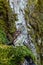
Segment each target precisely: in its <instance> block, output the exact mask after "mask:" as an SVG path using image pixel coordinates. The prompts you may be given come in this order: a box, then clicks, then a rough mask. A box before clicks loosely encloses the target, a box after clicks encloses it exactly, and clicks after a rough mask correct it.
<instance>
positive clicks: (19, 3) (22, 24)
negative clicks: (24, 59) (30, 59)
mask: <svg viewBox="0 0 43 65" xmlns="http://www.w3.org/2000/svg"><path fill="white" fill-rule="evenodd" d="M26 1H27V0H11V1H10V5H11V7H12V8H13V11H15V13H16V14H17V15H18V21H15V24H16V28H17V30H20V31H21V32H22V33H21V34H20V35H19V36H18V37H17V39H16V40H14V44H15V46H22V45H24V44H25V45H27V46H28V47H29V48H30V49H31V50H32V52H33V53H34V54H35V55H36V49H35V46H34V44H33V43H32V42H31V39H30V36H29V38H28V37H27V34H28V32H27V27H26V21H25V19H24V15H23V14H25V13H24V8H25V7H26V4H27V2H26ZM11 2H13V4H12V3H11ZM15 41H16V42H15ZM24 42H25V43H24ZM29 42H30V44H29ZM23 43H24V44H23Z"/></svg>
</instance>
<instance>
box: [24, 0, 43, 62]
mask: <svg viewBox="0 0 43 65" xmlns="http://www.w3.org/2000/svg"><path fill="white" fill-rule="evenodd" d="M42 2H43V1H42V0H28V4H27V7H26V9H25V20H26V23H27V28H28V29H30V31H28V32H29V34H30V36H31V38H32V42H33V43H34V44H35V46H36V50H37V53H38V54H39V56H40V60H41V63H42V59H41V58H42V54H43V51H42V48H43V18H42V17H43V4H42ZM28 24H29V25H28ZM38 60H39V59H38Z"/></svg>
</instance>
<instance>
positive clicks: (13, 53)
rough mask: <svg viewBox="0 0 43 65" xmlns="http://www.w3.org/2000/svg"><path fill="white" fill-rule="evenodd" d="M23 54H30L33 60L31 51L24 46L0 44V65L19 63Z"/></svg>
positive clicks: (23, 56) (22, 59) (22, 58)
mask: <svg viewBox="0 0 43 65" xmlns="http://www.w3.org/2000/svg"><path fill="white" fill-rule="evenodd" d="M25 56H28V57H29V56H31V58H32V59H33V60H35V57H34V55H33V54H32V52H31V51H30V50H29V49H28V48H26V47H25V46H21V47H19V46H17V47H13V46H7V45H2V44H0V65H19V64H20V63H21V62H23V61H24V58H25Z"/></svg>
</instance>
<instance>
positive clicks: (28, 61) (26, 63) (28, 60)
mask: <svg viewBox="0 0 43 65" xmlns="http://www.w3.org/2000/svg"><path fill="white" fill-rule="evenodd" d="M22 65H35V63H34V62H33V60H32V59H31V58H30V57H25V60H24V63H23V64H22Z"/></svg>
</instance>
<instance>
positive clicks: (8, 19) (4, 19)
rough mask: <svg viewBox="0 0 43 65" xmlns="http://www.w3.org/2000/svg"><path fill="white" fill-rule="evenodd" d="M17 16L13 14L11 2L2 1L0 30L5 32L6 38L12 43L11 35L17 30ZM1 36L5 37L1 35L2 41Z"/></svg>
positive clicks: (0, 2) (0, 3)
mask: <svg viewBox="0 0 43 65" xmlns="http://www.w3.org/2000/svg"><path fill="white" fill-rule="evenodd" d="M16 16H17V15H16V14H14V13H13V12H12V10H11V7H10V5H9V2H8V1H7V0H5V1H4V0H0V29H2V30H3V31H4V34H5V35H6V38H7V37H8V39H9V40H10V41H12V35H11V34H13V33H14V32H15V30H16V26H15V20H16ZM3 31H2V32H3ZM0 34H1V33H0ZM8 34H9V35H8ZM1 36H3V34H1V35H0V39H1V40H2V38H1ZM3 38H4V36H3ZM4 39H5V38H4ZM5 40H6V39H5Z"/></svg>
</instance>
